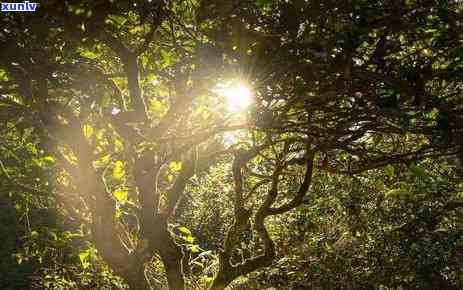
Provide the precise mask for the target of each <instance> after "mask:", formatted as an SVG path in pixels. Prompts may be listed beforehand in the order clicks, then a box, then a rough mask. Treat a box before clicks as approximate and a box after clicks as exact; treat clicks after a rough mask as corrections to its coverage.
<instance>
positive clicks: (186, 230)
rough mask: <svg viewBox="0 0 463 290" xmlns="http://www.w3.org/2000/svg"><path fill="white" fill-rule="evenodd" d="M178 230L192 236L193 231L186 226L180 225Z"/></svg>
mask: <svg viewBox="0 0 463 290" xmlns="http://www.w3.org/2000/svg"><path fill="white" fill-rule="evenodd" d="M178 230H179V231H180V232H182V233H184V234H185V235H187V236H191V231H190V230H189V229H187V228H186V227H178Z"/></svg>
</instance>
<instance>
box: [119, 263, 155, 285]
mask: <svg viewBox="0 0 463 290" xmlns="http://www.w3.org/2000/svg"><path fill="white" fill-rule="evenodd" d="M144 270H145V269H144V266H143V265H142V266H141V267H140V266H138V265H136V266H134V269H133V271H130V272H129V273H127V274H125V275H124V276H125V277H123V278H124V279H125V281H126V282H127V284H129V287H130V290H152V288H151V287H150V285H149V283H148V281H147V280H146V277H145V271H144Z"/></svg>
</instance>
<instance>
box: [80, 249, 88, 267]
mask: <svg viewBox="0 0 463 290" xmlns="http://www.w3.org/2000/svg"><path fill="white" fill-rule="evenodd" d="M89 255H90V252H89V251H87V250H86V251H83V252H80V253H79V260H80V262H81V263H82V264H83V263H85V261H86V260H87V258H88V256H89Z"/></svg>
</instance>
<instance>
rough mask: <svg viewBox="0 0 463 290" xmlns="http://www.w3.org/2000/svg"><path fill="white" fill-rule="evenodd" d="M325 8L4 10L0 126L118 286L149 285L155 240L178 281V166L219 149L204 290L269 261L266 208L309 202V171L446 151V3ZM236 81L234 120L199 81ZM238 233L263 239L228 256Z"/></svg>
mask: <svg viewBox="0 0 463 290" xmlns="http://www.w3.org/2000/svg"><path fill="white" fill-rule="evenodd" d="M338 5H339V4H336V3H334V2H333V3H332V2H331V1H315V2H313V1H310V2H306V1H284V2H283V1H282V2H280V1H240V3H239V5H238V4H237V3H234V2H226V1H201V2H200V3H197V2H196V1H130V2H122V1H117V2H116V1H104V0H101V1H81V2H79V4H73V3H71V2H70V1H47V3H44V4H43V5H41V6H40V7H39V8H38V10H37V13H35V14H27V15H25V14H7V15H6V16H5V17H4V18H3V19H2V20H1V22H2V23H1V24H2V27H4V29H3V31H2V32H1V34H0V48H1V51H2V57H1V58H0V80H1V83H0V85H1V87H0V89H1V96H2V97H1V99H0V103H1V106H0V113H1V115H2V121H3V122H2V130H3V131H4V132H6V130H9V129H11V127H12V125H13V126H14V128H15V130H17V131H18V133H19V134H21V133H23V130H24V128H27V130H28V131H29V132H33V133H32V134H34V136H36V138H38V139H39V140H40V144H39V145H38V147H39V148H40V149H42V150H44V152H46V153H47V154H48V155H49V156H51V157H50V158H51V159H52V160H53V163H54V165H55V167H56V168H57V171H56V178H57V180H59V183H60V184H59V185H60V188H59V189H58V190H59V191H61V192H62V194H60V201H61V202H62V206H63V208H65V210H66V212H67V214H68V215H69V216H73V217H74V218H76V219H79V220H80V222H81V223H82V224H83V225H84V226H85V227H86V228H87V229H88V231H89V232H90V238H91V241H92V243H93V245H94V246H95V248H96V249H97V251H98V254H99V255H100V256H101V257H102V259H103V260H104V261H105V262H106V263H107V264H108V266H109V267H110V268H111V269H112V270H113V271H114V272H115V273H116V274H117V275H120V276H121V277H122V278H124V279H125V280H126V282H127V283H128V284H129V286H130V287H131V288H132V289H149V288H150V287H152V286H150V285H149V284H150V283H149V280H148V279H146V277H145V264H146V263H148V262H149V261H151V260H152V259H153V255H154V253H157V254H158V255H159V256H160V258H161V260H162V263H163V265H164V268H165V271H166V275H167V280H168V283H169V288H170V289H184V288H185V274H184V272H186V270H187V269H186V266H187V264H188V263H187V261H186V259H185V257H187V255H184V253H183V252H184V251H185V249H184V251H183V252H182V247H181V246H180V245H179V244H178V243H177V242H176V240H175V239H176V238H175V232H176V230H177V231H178V230H180V229H175V228H172V227H169V222H172V219H173V217H175V211H176V208H177V206H178V204H179V201H180V200H181V198H182V196H183V195H184V193H185V189H186V187H187V185H188V184H189V182H190V181H191V180H192V178H193V177H194V176H195V175H196V176H197V175H201V174H206V173H207V172H208V169H210V168H211V166H213V165H214V164H217V163H227V162H229V163H230V164H231V165H230V171H231V174H232V178H231V179H230V182H231V183H232V184H233V197H232V199H233V215H234V217H233V223H232V224H231V226H230V227H229V229H228V232H227V234H226V237H225V238H224V242H223V245H222V249H221V251H220V254H219V266H218V269H217V272H216V274H215V276H214V279H213V281H212V283H211V286H210V288H211V289H224V288H225V287H226V286H227V285H229V284H230V283H231V282H232V281H233V280H235V279H236V278H238V277H240V276H243V275H247V274H249V273H251V272H254V271H255V270H257V269H259V268H262V267H266V266H270V265H271V264H272V262H273V260H274V258H275V252H276V250H277V249H276V248H275V244H274V242H273V239H272V237H271V235H270V234H269V231H268V230H267V228H266V224H265V222H266V220H269V219H271V218H272V217H274V216H279V215H282V214H285V213H287V212H289V211H291V210H293V209H295V208H297V207H298V206H300V205H301V204H302V203H303V202H305V201H306V200H307V198H309V197H308V196H309V195H308V193H309V192H310V190H309V189H310V185H311V181H312V175H313V173H314V171H320V170H322V171H323V170H324V171H328V172H330V173H331V174H347V175H355V174H360V173H362V172H365V171H367V170H372V169H375V168H381V167H384V166H387V165H389V164H411V163H412V162H414V161H417V160H422V159H425V158H435V157H438V156H458V157H461V154H462V148H461V140H462V135H461V134H462V131H461V122H462V120H461V117H460V115H461V89H462V87H461V66H462V63H461V58H462V56H461V49H460V48H459V46H458V39H459V38H460V37H461V32H460V31H462V30H461V29H459V28H461V26H462V23H461V21H459V19H460V17H461V9H462V8H461V4H459V3H458V2H455V3H453V2H448V3H446V2H442V3H440V4H432V3H429V4H428V3H420V1H379V2H378V1H352V2H350V1H349V3H347V4H346V5H343V6H342V7H341V6H338ZM229 72H237V73H236V75H235V74H233V73H231V75H230V73H229ZM233 78H238V79H240V78H241V79H244V80H245V81H246V82H247V83H249V84H250V85H252V87H253V88H254V89H253V90H254V91H255V96H254V101H253V105H252V107H251V108H250V110H249V112H248V115H247V117H246V118H243V117H242V116H241V118H237V117H236V116H235V115H233V114H232V115H230V114H229V113H227V109H226V107H225V105H224V104H223V102H222V101H220V100H219V99H218V97H217V96H216V94H215V93H214V92H213V88H214V86H216V85H217V84H220V83H221V82H222V83H224V82H227V81H228V80H229V79H233ZM237 130H241V131H240V132H241V136H239V137H237V135H235V137H234V138H233V140H232V141H233V142H226V141H224V138H223V134H224V133H225V132H229V131H237ZM230 143H232V144H230ZM458 166H461V165H458ZM184 231H185V230H184ZM248 231H252V232H254V233H256V235H257V236H258V240H259V241H260V242H259V243H255V247H254V249H253V253H252V255H251V256H250V257H248V258H245V259H241V260H240V259H238V258H237V256H236V250H237V248H238V247H239V246H238V245H239V241H241V238H242V236H243V235H244V234H245V232H248ZM154 287H155V286H154Z"/></svg>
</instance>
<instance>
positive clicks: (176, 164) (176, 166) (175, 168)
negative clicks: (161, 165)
mask: <svg viewBox="0 0 463 290" xmlns="http://www.w3.org/2000/svg"><path fill="white" fill-rule="evenodd" d="M169 169H170V170H171V171H173V172H179V171H180V170H181V169H182V162H176V161H173V162H171V163H170V164H169Z"/></svg>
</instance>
